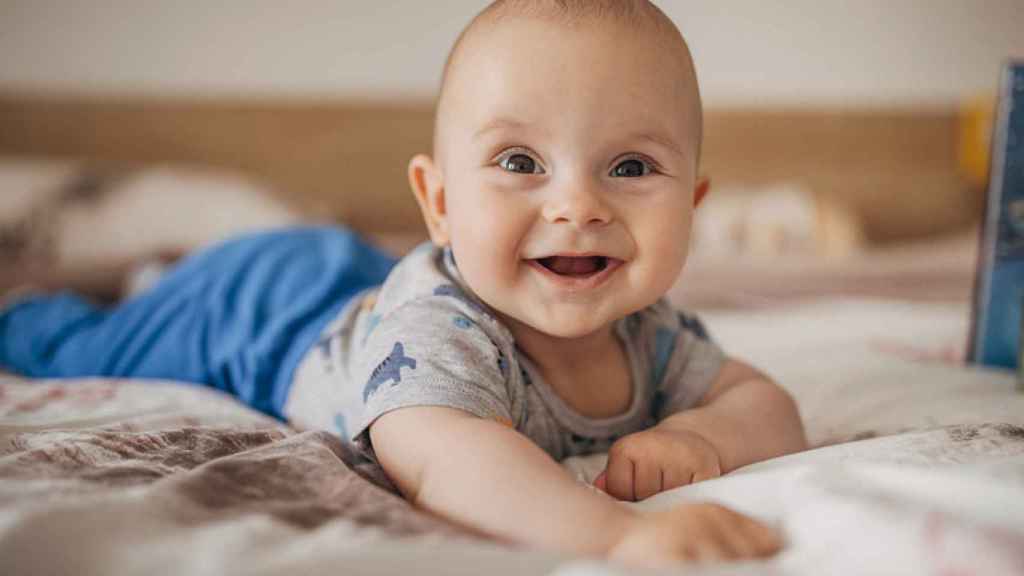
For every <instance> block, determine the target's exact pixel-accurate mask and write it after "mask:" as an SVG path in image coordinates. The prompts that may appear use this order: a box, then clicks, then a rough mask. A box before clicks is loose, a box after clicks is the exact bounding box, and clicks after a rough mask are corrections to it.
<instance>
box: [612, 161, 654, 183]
mask: <svg viewBox="0 0 1024 576" xmlns="http://www.w3.org/2000/svg"><path fill="white" fill-rule="evenodd" d="M650 173H651V165H650V164H648V163H647V162H644V161H643V160H641V159H639V158H629V159H628V160H623V161H622V162H619V163H618V164H616V165H615V168H612V173H611V175H612V176H614V177H616V178H638V177H640V176H646V175H648V174H650Z"/></svg>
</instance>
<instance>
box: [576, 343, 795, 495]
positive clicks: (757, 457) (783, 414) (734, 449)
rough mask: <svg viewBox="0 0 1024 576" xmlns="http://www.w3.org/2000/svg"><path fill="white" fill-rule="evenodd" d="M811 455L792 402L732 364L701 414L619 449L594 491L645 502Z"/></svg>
mask: <svg viewBox="0 0 1024 576" xmlns="http://www.w3.org/2000/svg"><path fill="white" fill-rule="evenodd" d="M806 448H807V441H806V439H805V438H804V430H803V425H802V424H801V422H800V414H799V413H798V412H797V408H796V404H795V403H794V402H793V399H792V398H791V397H790V396H789V394H787V393H786V392H785V391H784V390H782V388H780V387H779V386H778V385H777V384H775V383H774V382H772V381H771V380H770V379H769V378H768V377H767V376H765V375H764V374H762V373H760V372H758V371H757V370H754V369H753V368H751V367H750V366H748V365H747V364H745V363H743V362H740V361H738V360H726V362H725V364H724V365H723V367H722V369H721V370H720V371H719V374H718V376H717V377H716V379H715V381H714V382H713V383H712V385H711V388H710V389H709V390H708V392H707V393H706V394H705V395H704V397H703V398H702V399H701V401H700V402H699V403H698V404H697V406H696V407H695V408H692V409H688V410H683V411H681V412H677V413H675V414H671V415H669V416H667V417H666V418H664V419H663V420H662V421H661V422H660V423H658V424H657V425H656V426H654V427H653V428H649V429H647V430H643V431H641V432H636V433H634V434H630V435H628V436H624V437H623V438H621V439H619V440H618V441H617V442H615V444H613V445H612V447H611V448H610V449H609V450H608V465H607V467H606V468H605V471H604V472H602V473H601V474H600V475H598V477H597V479H596V480H595V481H594V484H595V485H596V486H597V487H598V488H600V489H601V490H604V491H606V492H608V493H609V494H610V495H612V496H614V497H616V498H619V499H621V500H643V499H645V498H648V497H650V496H653V495H654V494H657V493H658V492H662V491H664V490H670V489H672V488H677V487H679V486H683V485H686V484H691V483H693V482H699V481H701V480H708V479H710V478H715V477H717V476H719V475H721V474H725V473H727V472H730V471H732V470H735V469H736V468H739V467H741V466H745V465H747V464H750V463H753V462H758V461H761V460H767V459H768V458H773V457H775V456H781V455H783V454H789V453H792V452H798V451H800V450H804V449H806Z"/></svg>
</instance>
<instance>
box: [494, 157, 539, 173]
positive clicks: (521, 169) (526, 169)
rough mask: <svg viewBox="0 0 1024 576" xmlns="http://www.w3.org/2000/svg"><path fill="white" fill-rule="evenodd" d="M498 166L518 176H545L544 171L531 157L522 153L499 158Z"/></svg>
mask: <svg viewBox="0 0 1024 576" xmlns="http://www.w3.org/2000/svg"><path fill="white" fill-rule="evenodd" d="M498 166H500V167H501V168H502V169H503V170H506V171H508V172H514V173H516V174H543V173H544V169H543V168H541V167H540V164H539V163H538V162H537V161H536V160H534V159H533V158H531V157H530V156H529V155H527V154H524V153H522V152H512V153H506V154H503V155H502V156H500V157H498Z"/></svg>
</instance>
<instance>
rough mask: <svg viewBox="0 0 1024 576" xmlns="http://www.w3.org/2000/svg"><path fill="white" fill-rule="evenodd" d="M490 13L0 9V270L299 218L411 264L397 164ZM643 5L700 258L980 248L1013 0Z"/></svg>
mask: <svg viewBox="0 0 1024 576" xmlns="http://www.w3.org/2000/svg"><path fill="white" fill-rule="evenodd" d="M485 4H486V2H485V1H483V0H453V1H451V2H443V3H436V2H434V3H424V2H413V1H411V0H401V1H400V0H380V1H377V2H373V3H364V2H354V1H344V0H342V1H339V0H330V1H329V0H305V1H300V2H294V3H287V4H282V3H279V2H271V1H270V0H247V1H241V0H226V1H224V2H215V3H210V2H201V1H199V0H185V1H182V2H174V3H161V2H135V1H130V0H95V1H93V2H89V3H70V2H59V1H57V0H8V1H6V2H3V3H0V157H3V158H4V161H3V163H2V164H0V250H4V251H5V252H4V254H5V256H4V258H5V259H6V260H7V261H8V262H11V261H13V260H14V256H13V254H15V253H16V252H17V253H18V254H21V255H26V254H32V253H41V252H47V253H48V254H49V255H50V258H51V260H50V263H51V264H52V265H54V266H65V265H68V266H70V265H72V264H75V263H77V264H84V265H91V262H93V261H94V260H95V259H97V258H101V257H106V256H110V257H112V258H113V257H116V258H125V257H129V256H130V257H132V258H134V257H135V256H137V255H138V254H139V253H143V252H145V253H154V252H156V253H159V252H161V251H163V252H164V253H166V252H172V253H173V252H175V251H181V250H185V251H187V250H189V249H192V248H194V247H196V246H199V245H202V244H203V243H207V242H210V241H214V240H216V239H219V238H222V237H224V236H225V235H228V234H232V233H236V232H238V231H241V230H248V229H253V228H259V227H265V226H272V225H285V224H288V223H292V222H295V221H300V220H315V221H318V222H323V221H337V222H344V223H347V224H349V225H351V226H353V227H355V228H357V229H358V230H360V231H362V232H364V233H367V234H369V235H371V236H373V237H375V238H377V239H378V240H379V241H381V242H383V243H384V244H385V245H387V246H388V247H389V248H391V249H392V250H394V251H396V252H402V251H404V250H406V249H407V248H408V247H409V246H411V245H413V244H415V243H416V242H418V241H420V240H422V239H424V238H425V237H426V235H425V230H424V229H423V225H422V223H421V221H420V216H419V213H418V211H417V209H416V206H415V204H414V202H413V199H412V196H411V194H410V193H409V191H408V186H407V183H406V176H405V174H406V163H407V162H408V159H409V158H410V157H411V156H412V155H413V154H415V153H417V152H424V151H429V149H430V143H431V131H432V100H433V96H434V92H435V90H436V88H437V81H438V79H439V74H440V70H441V67H442V64H443V62H444V58H445V56H446V54H447V50H448V48H449V46H450V44H451V42H452V41H453V40H454V38H455V37H456V35H457V34H458V31H459V30H460V29H461V28H462V26H463V25H464V24H465V23H466V22H467V21H468V20H469V19H470V18H471V17H472V15H473V14H474V13H475V12H476V11H478V10H479V9H480V8H482V7H483V6H484V5H485ZM658 4H659V5H660V6H661V7H662V8H663V10H664V11H665V12H666V13H667V14H668V15H669V16H670V17H671V18H673V20H674V21H675V22H676V23H677V25H678V26H679V28H680V29H681V30H682V31H683V33H684V35H686V37H687V39H688V41H689V43H690V44H691V47H692V49H693V52H694V57H695V60H696V65H697V69H698V74H699V77H700V79H701V85H702V92H703V96H704V102H705V108H706V128H705V143H704V148H703V164H702V171H703V172H704V173H705V174H707V175H709V176H710V177H711V179H712V182H713V187H714V190H713V193H712V195H711V197H710V199H709V201H708V203H707V204H706V206H705V208H706V210H702V211H699V213H698V217H697V228H698V239H697V241H696V242H695V248H694V249H695V250H696V251H697V253H698V254H697V258H698V259H701V260H703V261H705V262H707V261H709V260H710V261H714V259H715V257H716V255H719V256H727V257H728V258H733V259H734V258H736V257H737V255H740V256H742V258H741V261H743V262H755V263H756V262H775V263H777V262H778V260H777V259H778V258H779V257H780V256H788V257H791V258H792V259H796V260H800V261H804V260H811V261H815V262H836V261H850V260H851V259H856V258H859V257H861V256H862V255H863V254H865V253H872V252H873V251H877V250H880V249H889V248H893V247H898V246H902V245H903V244H906V243H915V242H917V243H920V242H925V243H933V244H935V245H942V242H943V241H944V240H943V239H946V238H949V237H953V236H955V237H958V238H968V239H969V238H971V230H972V229H973V227H974V226H976V225H977V222H978V220H979V218H980V214H981V210H982V206H983V203H984V202H983V201H984V199H983V195H984V185H983V180H984V178H985V174H986V170H987V165H986V162H987V156H986V154H987V149H988V148H987V147H988V132H987V130H988V129H989V125H990V122H991V117H990V114H989V113H988V110H989V108H990V102H991V97H990V95H992V94H994V92H995V90H996V85H997V82H998V77H999V70H1000V68H1001V66H1002V64H1003V63H1004V62H1005V61H1006V60H1007V59H1008V58H1009V57H1014V56H1016V57H1021V56H1024V35H1022V34H1020V30H1021V29H1024V10H1021V9H1020V2H1019V0H985V1H983V2H933V1H932V0H906V1H904V2H899V3H893V2H888V1H883V0H865V1H863V2H855V3H854V2H844V3H839V2H832V3H821V2H816V1H813V0H793V1H791V2H786V3H763V2H757V1H755V0H729V1H721V0H689V1H685V2H668V1H663V2H659V3H658ZM979 95H981V96H979ZM964 242H968V240H964ZM936 243H937V244H936ZM958 253H959V252H958ZM965 253H966V252H965ZM54 254H58V256H54ZM859 255H860V256H859Z"/></svg>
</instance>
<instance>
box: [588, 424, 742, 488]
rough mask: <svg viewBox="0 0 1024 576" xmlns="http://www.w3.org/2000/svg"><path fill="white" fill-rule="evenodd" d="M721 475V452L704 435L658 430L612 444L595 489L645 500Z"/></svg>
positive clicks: (636, 434)
mask: <svg viewBox="0 0 1024 576" xmlns="http://www.w3.org/2000/svg"><path fill="white" fill-rule="evenodd" d="M721 475H722V468H721V464H720V462H719V459H718V451H716V450H715V447H714V446H712V445H711V443H710V442H708V441H707V440H706V439H704V437H703V436H701V435H700V434H697V433H696V432H690V431H688V430H667V429H663V428H657V427H654V428H650V429H648V430H644V431H642V432H636V433H634V434H630V435H628V436H624V437H622V438H621V439H619V440H618V441H617V442H615V443H614V444H612V447H611V448H610V449H609V450H608V466H607V467H606V468H605V470H604V471H603V472H601V473H600V474H599V475H598V476H597V479H596V480H594V486H596V487H597V488H599V489H601V490H604V491H605V492H607V493H608V494H610V495H612V496H614V497H615V498H618V499H619V500H643V499H644V498H648V497H650V496H653V495H655V494H657V493H658V492H662V491H664V490H669V489H672V488H677V487H679V486H684V485H686V484H692V483H694V482H700V481H701V480H707V479H709V478H717V477H718V476H721Z"/></svg>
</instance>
